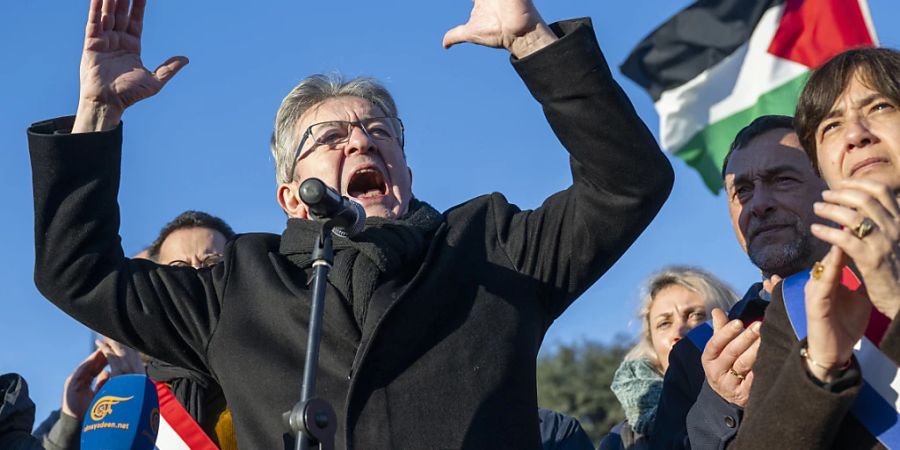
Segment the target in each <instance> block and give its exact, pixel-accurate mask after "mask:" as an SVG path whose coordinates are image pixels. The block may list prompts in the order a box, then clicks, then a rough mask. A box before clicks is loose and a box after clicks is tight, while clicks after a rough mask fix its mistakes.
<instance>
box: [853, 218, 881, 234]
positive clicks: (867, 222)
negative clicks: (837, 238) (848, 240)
mask: <svg viewBox="0 0 900 450" xmlns="http://www.w3.org/2000/svg"><path fill="white" fill-rule="evenodd" d="M875 228H876V225H875V222H873V221H872V219H870V218H868V217H866V218H864V219H863V220H862V221H861V222H859V225H857V226H855V227H853V228H852V229H851V230H850V231H852V232H853V235H854V236H856V238H857V239H862V238H864V237H866V236H868V235H869V234H871V233H872V232H873V231H875Z"/></svg>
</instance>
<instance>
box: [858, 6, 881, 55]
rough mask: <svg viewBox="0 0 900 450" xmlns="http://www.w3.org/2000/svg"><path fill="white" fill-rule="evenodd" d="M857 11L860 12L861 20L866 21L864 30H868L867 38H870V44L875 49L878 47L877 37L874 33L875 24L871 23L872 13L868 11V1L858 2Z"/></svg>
mask: <svg viewBox="0 0 900 450" xmlns="http://www.w3.org/2000/svg"><path fill="white" fill-rule="evenodd" d="M859 10H860V11H862V15H863V20H865V21H866V28H868V29H869V36H872V42H873V43H874V44H875V46H876V47H880V46H881V44H879V43H878V35H877V34H876V33H875V22H872V12H871V11H870V10H869V2H868V0H859Z"/></svg>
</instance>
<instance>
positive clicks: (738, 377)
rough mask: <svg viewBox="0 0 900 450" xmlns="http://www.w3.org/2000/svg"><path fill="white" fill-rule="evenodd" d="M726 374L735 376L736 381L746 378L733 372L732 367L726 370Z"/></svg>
mask: <svg viewBox="0 0 900 450" xmlns="http://www.w3.org/2000/svg"><path fill="white" fill-rule="evenodd" d="M728 373H730V374H732V375H734V376H736V377H737V379H738V380H743V379H744V378H747V375H741V374H739V373H737V371H736V370H734V367H732V368H730V369H728Z"/></svg>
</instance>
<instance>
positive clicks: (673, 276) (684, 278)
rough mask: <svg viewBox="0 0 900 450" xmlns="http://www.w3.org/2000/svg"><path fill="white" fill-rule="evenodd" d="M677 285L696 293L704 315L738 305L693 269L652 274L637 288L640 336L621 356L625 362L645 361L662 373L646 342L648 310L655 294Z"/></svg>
mask: <svg viewBox="0 0 900 450" xmlns="http://www.w3.org/2000/svg"><path fill="white" fill-rule="evenodd" d="M675 285H677V286H681V287H684V288H686V289H688V290H690V291H692V292H695V293H697V294H698V295H699V296H700V298H702V299H703V303H705V304H706V312H707V313H709V312H710V311H712V309H713V308H721V309H722V310H724V311H725V312H728V310H729V309H731V307H732V306H734V304H735V303H737V302H738V300H739V297H738V295H737V294H736V293H735V292H734V291H733V290H732V289H731V288H730V287H728V285H726V284H725V283H724V282H723V281H722V280H720V279H718V278H716V276H715V275H713V274H711V273H709V272H707V271H705V270H702V269H698V268H696V267H689V266H670V267H666V268H663V269H662V270H661V271H659V272H657V273H655V274H653V275H651V276H650V278H648V279H647V281H645V282H644V286H643V288H642V289H641V291H642V292H641V308H640V309H639V310H638V319H639V320H640V321H641V334H640V336H639V338H638V342H637V343H636V344H635V345H634V347H632V349H631V350H630V351H629V352H628V354H627V355H625V360H630V359H646V360H648V361H650V363H652V364H653V366H654V367H656V370H658V371H659V372H660V374H662V364H660V362H659V357H658V356H657V355H656V350H654V348H653V342H652V340H651V339H650V307H651V306H653V300H654V299H655V298H656V294H658V293H660V292H661V291H662V290H663V289H665V288H667V287H669V286H675Z"/></svg>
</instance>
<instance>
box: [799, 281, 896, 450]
mask: <svg viewBox="0 0 900 450" xmlns="http://www.w3.org/2000/svg"><path fill="white" fill-rule="evenodd" d="M808 280H809V272H800V273H798V274H795V275H792V276H790V277H788V278H785V280H784V282H783V284H782V287H781V290H782V294H783V296H784V306H785V308H786V309H787V315H788V319H790V321H791V326H792V327H793V328H794V333H796V334H797V338H798V339H801V340H802V339H803V338H805V337H806V328H807V327H806V325H807V323H806V293H805V291H804V288H805V287H806V282H807V281H808ZM841 283H842V284H843V285H844V286H846V287H847V288H848V289H850V290H853V291H856V290H858V289H860V288H861V287H862V283H861V282H860V281H859V278H857V277H856V274H854V273H853V271H851V270H850V269H849V268H847V267H844V270H843V272H842V274H841ZM889 324H890V321H889V320H888V318H887V317H885V316H884V315H883V314H881V313H880V312H878V310H876V309H875V308H872V318H871V319H870V320H869V325H868V327H867V328H866V332H865V335H864V336H863V338H862V339H860V341H859V342H857V343H856V345H855V346H854V347H853V355H854V356H856V360H857V362H859V365H860V367H861V368H862V378H863V383H862V387H861V389H860V392H859V396H858V397H857V398H856V402H854V403H853V406H852V407H851V408H850V411H851V412H852V413H853V415H854V416H855V417H856V418H857V419H858V420H859V421H860V422H861V423H862V424H863V426H865V427H866V429H868V430H869V432H870V433H872V435H873V436H875V437H876V438H877V439H878V440H879V441H880V442H881V443H882V444H884V446H885V447H887V448H900V414H898V410H900V395H898V392H900V371H898V369H897V365H896V364H894V362H893V361H892V360H891V359H890V358H888V357H887V356H886V355H885V354H884V353H883V352H882V351H881V349H879V348H878V345H876V343H877V342H881V338H882V337H883V336H884V332H885V331H886V330H887V325H889Z"/></svg>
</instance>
